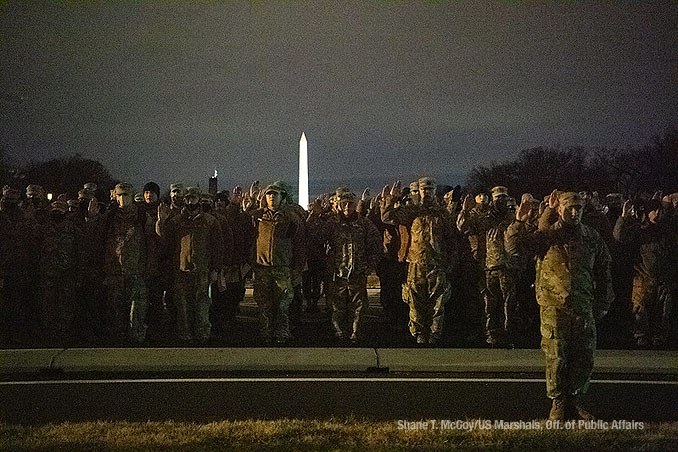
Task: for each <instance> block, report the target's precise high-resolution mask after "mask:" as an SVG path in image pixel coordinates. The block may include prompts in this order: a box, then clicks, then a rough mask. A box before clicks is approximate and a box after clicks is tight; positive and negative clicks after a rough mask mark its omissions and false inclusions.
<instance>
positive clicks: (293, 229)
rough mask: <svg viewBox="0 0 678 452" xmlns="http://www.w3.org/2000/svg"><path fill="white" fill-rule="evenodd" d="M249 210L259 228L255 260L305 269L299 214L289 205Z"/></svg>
mask: <svg viewBox="0 0 678 452" xmlns="http://www.w3.org/2000/svg"><path fill="white" fill-rule="evenodd" d="M248 213H250V215H251V216H252V223H253V227H254V230H255V231H256V232H255V242H254V247H253V248H254V249H253V250H252V251H253V257H252V261H253V263H255V264H256V265H263V266H266V267H290V268H293V269H295V270H299V271H301V270H303V265H304V260H303V237H302V231H301V229H300V222H301V220H300V218H299V216H298V215H297V214H296V213H295V212H293V211H292V210H291V209H290V208H289V207H287V206H283V207H281V208H279V209H278V210H275V211H274V210H270V209H268V208H260V209H256V210H253V211H248Z"/></svg>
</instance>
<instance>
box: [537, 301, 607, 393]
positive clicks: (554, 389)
mask: <svg viewBox="0 0 678 452" xmlns="http://www.w3.org/2000/svg"><path fill="white" fill-rule="evenodd" d="M540 316H541V349H542V351H543V352H544V357H545V360H546V395H547V396H548V397H549V398H552V399H554V398H556V397H558V396H561V395H579V394H585V393H586V390H587V389H588V386H589V380H590V379H591V372H592V370H593V352H594V351H595V348H596V325H595V321H594V319H593V314H592V313H589V314H583V315H577V314H574V313H572V312H571V311H567V310H564V309H560V308H556V307H552V306H541V307H540Z"/></svg>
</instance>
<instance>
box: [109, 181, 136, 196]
mask: <svg viewBox="0 0 678 452" xmlns="http://www.w3.org/2000/svg"><path fill="white" fill-rule="evenodd" d="M113 194H114V195H116V196H118V195H133V194H134V187H132V184H129V183H127V182H120V183H119V184H118V185H116V186H115V189H114V190H113Z"/></svg>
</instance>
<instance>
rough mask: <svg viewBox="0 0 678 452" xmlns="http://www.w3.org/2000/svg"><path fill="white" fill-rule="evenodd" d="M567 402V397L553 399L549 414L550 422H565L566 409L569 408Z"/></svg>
mask: <svg viewBox="0 0 678 452" xmlns="http://www.w3.org/2000/svg"><path fill="white" fill-rule="evenodd" d="M565 402H566V399H565V396H562V395H561V396H558V397H556V398H555V399H553V403H552V404H551V411H550V412H549V421H564V420H565V409H566V408H567V404H566V403H565Z"/></svg>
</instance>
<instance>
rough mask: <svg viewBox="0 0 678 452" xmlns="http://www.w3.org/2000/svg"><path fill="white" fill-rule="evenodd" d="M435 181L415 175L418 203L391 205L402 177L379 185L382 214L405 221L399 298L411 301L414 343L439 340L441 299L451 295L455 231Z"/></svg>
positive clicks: (398, 222) (389, 220)
mask: <svg viewBox="0 0 678 452" xmlns="http://www.w3.org/2000/svg"><path fill="white" fill-rule="evenodd" d="M435 191H436V183H435V181H434V180H433V179H431V178H428V177H422V178H421V179H419V196H420V201H419V204H417V205H411V206H407V205H406V206H400V207H397V208H396V207H395V202H396V200H397V199H398V198H399V196H400V193H401V190H400V182H396V183H395V184H393V186H392V188H391V191H390V193H389V192H388V187H384V189H383V190H382V206H381V220H382V221H383V222H384V223H386V224H393V225H402V226H405V228H406V232H407V237H408V241H407V243H406V244H405V245H404V246H406V248H407V253H406V256H407V258H406V259H407V262H408V264H409V266H408V269H407V282H406V283H405V284H403V300H407V303H408V304H409V306H410V333H411V334H412V336H414V337H415V338H416V340H417V343H418V344H426V343H428V344H437V343H438V342H439V341H440V338H441V334H442V331H443V318H444V315H445V303H447V300H448V299H449V298H450V290H451V286H450V282H449V281H450V279H449V275H450V274H451V273H452V272H454V271H455V270H456V267H457V265H458V262H459V243H458V241H459V235H458V232H457V229H456V228H455V227H454V221H453V220H452V218H451V216H450V214H449V213H448V212H447V210H446V209H445V208H444V207H442V206H440V205H439V204H438V203H437V202H436V197H435Z"/></svg>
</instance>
